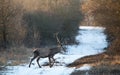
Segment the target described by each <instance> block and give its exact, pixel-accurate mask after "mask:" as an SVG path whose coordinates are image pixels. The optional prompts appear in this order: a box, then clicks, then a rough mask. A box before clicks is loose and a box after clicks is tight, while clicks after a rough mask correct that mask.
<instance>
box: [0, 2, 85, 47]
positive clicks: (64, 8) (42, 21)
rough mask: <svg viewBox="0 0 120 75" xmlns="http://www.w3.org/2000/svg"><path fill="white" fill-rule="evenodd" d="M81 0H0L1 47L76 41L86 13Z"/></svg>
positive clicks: (35, 45) (46, 44)
mask: <svg viewBox="0 0 120 75" xmlns="http://www.w3.org/2000/svg"><path fill="white" fill-rule="evenodd" d="M80 6H81V2H80V0H38V1H37V0H31V1H29V0H25V1H24V0H0V49H6V48H10V47H13V46H16V47H19V46H22V45H23V46H25V47H41V46H48V45H54V44H56V39H55V37H54V35H53V34H54V33H56V32H59V37H60V40H61V41H62V42H64V43H65V44H75V43H76V40H75V36H76V35H77V32H78V29H79V24H80V21H81V20H82V17H83V16H82V13H81V11H80Z"/></svg>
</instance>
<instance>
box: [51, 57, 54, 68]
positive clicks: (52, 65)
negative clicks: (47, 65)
mask: <svg viewBox="0 0 120 75" xmlns="http://www.w3.org/2000/svg"><path fill="white" fill-rule="evenodd" d="M51 59H52V61H53V62H52V66H53V65H54V63H55V59H54V58H53V56H51Z"/></svg>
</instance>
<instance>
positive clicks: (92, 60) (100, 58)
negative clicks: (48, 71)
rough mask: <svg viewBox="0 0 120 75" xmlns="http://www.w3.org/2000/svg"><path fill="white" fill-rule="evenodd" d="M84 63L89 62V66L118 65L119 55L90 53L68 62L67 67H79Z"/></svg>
mask: <svg viewBox="0 0 120 75" xmlns="http://www.w3.org/2000/svg"><path fill="white" fill-rule="evenodd" d="M84 64H89V65H91V66H93V67H94V66H100V65H106V66H107V65H108V66H111V65H112V66H114V65H120V56H119V55H114V56H113V55H107V54H106V53H102V54H97V55H90V56H86V57H83V58H80V59H77V60H76V61H74V62H73V63H71V64H68V65H67V66H68V67H76V68H79V67H81V66H83V65H84Z"/></svg>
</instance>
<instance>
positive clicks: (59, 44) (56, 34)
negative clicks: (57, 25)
mask: <svg viewBox="0 0 120 75" xmlns="http://www.w3.org/2000/svg"><path fill="white" fill-rule="evenodd" d="M58 34H59V32H57V33H55V37H56V40H57V43H58V46H59V47H61V48H62V50H63V51H64V52H65V48H64V47H63V45H62V43H61V42H60V40H59V38H58Z"/></svg>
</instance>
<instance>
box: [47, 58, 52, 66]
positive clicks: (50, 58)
mask: <svg viewBox="0 0 120 75" xmlns="http://www.w3.org/2000/svg"><path fill="white" fill-rule="evenodd" d="M48 59H49V66H50V67H52V65H51V63H52V62H51V58H50V57H48Z"/></svg>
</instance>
